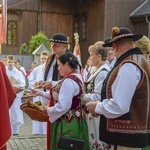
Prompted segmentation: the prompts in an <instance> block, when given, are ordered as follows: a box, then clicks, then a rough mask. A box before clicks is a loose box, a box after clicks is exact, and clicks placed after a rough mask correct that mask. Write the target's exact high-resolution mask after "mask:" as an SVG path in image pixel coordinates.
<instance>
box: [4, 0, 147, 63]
mask: <svg viewBox="0 0 150 150" xmlns="http://www.w3.org/2000/svg"><path fill="white" fill-rule="evenodd" d="M144 1H145V0H91V1H90V0H42V1H41V0H16V2H15V3H12V4H11V3H10V4H9V7H8V10H9V11H8V20H9V19H10V20H12V19H16V20H17V21H18V29H19V30H18V45H17V46H16V47H9V46H7V45H2V53H8V54H12V53H14V54H18V52H19V48H20V46H21V44H23V43H27V44H29V40H30V39H31V36H32V35H35V34H37V33H38V32H39V31H43V32H44V33H45V34H46V35H47V37H48V38H50V37H51V36H52V35H53V34H54V33H58V32H61V33H64V34H66V35H67V36H68V37H69V38H70V41H71V42H72V43H74V36H73V33H74V15H75V14H78V13H83V12H86V13H87V16H88V18H87V40H85V41H82V40H80V39H79V40H80V41H79V44H80V47H81V56H82V64H83V65H84V64H85V62H86V60H87V58H88V56H89V54H88V47H89V46H90V45H91V44H94V43H95V42H97V41H99V40H104V39H105V38H106V37H107V36H110V34H111V29H112V27H114V26H118V27H122V26H124V27H129V28H130V29H131V30H132V31H133V32H135V33H137V32H142V33H144V34H145V35H146V33H147V30H148V29H147V28H148V27H147V24H146V23H145V22H142V23H133V22H131V20H130V19H129V14H130V13H131V12H132V11H133V10H135V9H136V8H137V7H138V6H139V5H141V4H142V3H143V2H144ZM79 36H81V35H79ZM73 47H74V46H73V45H72V46H71V51H73Z"/></svg>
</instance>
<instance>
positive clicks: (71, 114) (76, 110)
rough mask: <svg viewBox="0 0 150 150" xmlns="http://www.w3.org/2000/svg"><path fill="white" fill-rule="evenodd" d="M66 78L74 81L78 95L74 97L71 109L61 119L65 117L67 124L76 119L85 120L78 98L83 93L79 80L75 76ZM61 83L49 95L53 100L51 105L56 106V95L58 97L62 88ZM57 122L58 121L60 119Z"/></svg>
mask: <svg viewBox="0 0 150 150" xmlns="http://www.w3.org/2000/svg"><path fill="white" fill-rule="evenodd" d="M67 78H70V79H72V80H73V81H75V82H76V83H77V84H78V85H79V87H80V92H79V94H78V95H76V96H74V97H73V99H72V106H71V108H70V109H69V110H68V111H67V112H66V113H65V114H64V115H63V117H65V120H66V121H67V122H70V121H71V120H72V119H73V118H76V119H77V120H79V119H80V117H82V118H85V112H84V109H83V106H82V105H81V99H80V96H81V94H82V93H83V91H82V88H81V86H82V82H81V80H80V79H79V78H77V77H76V76H75V75H69V76H68V77H67ZM64 79H65V78H64ZM62 83H63V80H62V81H61V82H59V83H58V84H57V85H56V86H54V87H53V88H52V92H51V94H52V98H53V104H56V103H57V102H58V95H59V91H60V88H61V86H62ZM81 111H82V113H81ZM57 121H60V118H59V119H58V120H57Z"/></svg>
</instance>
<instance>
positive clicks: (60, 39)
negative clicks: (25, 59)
mask: <svg viewBox="0 0 150 150" xmlns="http://www.w3.org/2000/svg"><path fill="white" fill-rule="evenodd" d="M50 41H51V42H55V43H63V44H71V43H69V42H68V40H67V36H66V35H64V34H62V33H56V34H54V35H53V36H52V38H51V39H50Z"/></svg>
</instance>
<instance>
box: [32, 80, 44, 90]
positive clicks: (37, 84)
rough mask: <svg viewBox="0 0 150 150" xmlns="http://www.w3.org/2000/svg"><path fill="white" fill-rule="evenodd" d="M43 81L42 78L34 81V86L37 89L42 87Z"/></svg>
mask: <svg viewBox="0 0 150 150" xmlns="http://www.w3.org/2000/svg"><path fill="white" fill-rule="evenodd" d="M42 83H43V81H42V80H40V81H36V82H35V83H34V87H35V88H36V89H39V88H41V86H42Z"/></svg>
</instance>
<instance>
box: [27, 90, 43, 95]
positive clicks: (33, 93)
mask: <svg viewBox="0 0 150 150" xmlns="http://www.w3.org/2000/svg"><path fill="white" fill-rule="evenodd" d="M30 90H31V92H30V93H29V95H28V96H32V97H36V96H43V93H42V92H41V91H39V90H36V89H30Z"/></svg>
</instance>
